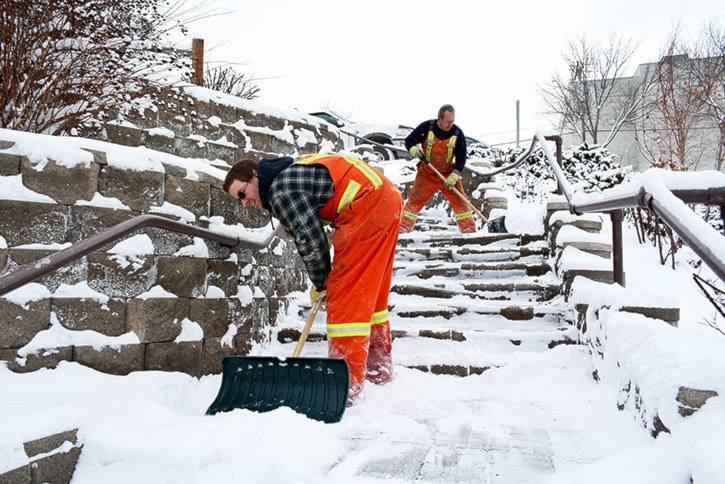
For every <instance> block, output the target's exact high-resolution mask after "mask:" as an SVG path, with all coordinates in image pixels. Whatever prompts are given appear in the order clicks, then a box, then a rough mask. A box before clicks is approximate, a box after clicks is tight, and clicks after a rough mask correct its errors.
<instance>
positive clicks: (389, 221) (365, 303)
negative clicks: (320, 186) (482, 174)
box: [297, 155, 403, 401]
mask: <svg viewBox="0 0 725 484" xmlns="http://www.w3.org/2000/svg"><path fill="white" fill-rule="evenodd" d="M297 163H307V164H320V165H324V166H326V167H327V169H328V170H329V172H330V176H331V177H332V180H333V182H334V184H335V193H334V195H333V197H332V199H331V200H330V201H329V202H328V203H327V204H325V206H324V207H322V208H321V209H320V217H321V218H322V220H323V221H326V222H329V223H331V225H332V227H333V228H334V229H335V232H334V233H333V236H332V245H333V250H334V254H333V259H332V270H331V272H330V274H329V275H328V278H327V303H326V308H327V339H328V356H329V357H330V358H344V359H345V360H346V361H347V364H348V366H349V368H350V397H349V400H350V401H351V400H352V399H354V398H355V397H356V396H357V395H358V394H359V393H360V391H362V388H363V384H364V381H365V379H366V378H367V379H368V380H371V381H373V382H374V383H385V382H387V381H388V380H390V378H391V377H392V371H393V364H392V357H391V350H392V343H391V337H390V322H389V318H388V295H389V292H390V283H391V280H392V275H393V260H394V258H395V247H396V244H397V242H398V231H399V228H400V215H401V212H402V205H403V200H402V197H401V195H400V192H399V191H398V189H397V188H396V187H395V185H394V184H393V183H392V182H391V181H390V180H388V179H387V178H385V177H384V176H382V175H381V174H380V173H379V172H377V171H376V170H375V169H373V168H372V167H370V166H369V165H368V164H367V163H365V162H364V161H362V160H359V159H357V158H353V157H346V156H336V155H311V156H307V157H303V158H300V159H299V160H298V161H297Z"/></svg>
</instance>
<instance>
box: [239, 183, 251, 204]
mask: <svg viewBox="0 0 725 484" xmlns="http://www.w3.org/2000/svg"><path fill="white" fill-rule="evenodd" d="M248 185H249V182H247V183H245V184H244V188H242V189H241V190H239V191H238V192H237V200H238V201H240V202H241V201H242V200H244V198H245V197H246V196H247V194H246V193H244V192H246V191H247V186H248Z"/></svg>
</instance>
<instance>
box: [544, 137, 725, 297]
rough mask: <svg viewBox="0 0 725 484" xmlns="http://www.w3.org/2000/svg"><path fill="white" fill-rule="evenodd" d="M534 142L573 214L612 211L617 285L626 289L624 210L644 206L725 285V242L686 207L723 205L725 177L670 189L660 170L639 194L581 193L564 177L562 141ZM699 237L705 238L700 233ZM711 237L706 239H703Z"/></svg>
mask: <svg viewBox="0 0 725 484" xmlns="http://www.w3.org/2000/svg"><path fill="white" fill-rule="evenodd" d="M534 139H536V140H539V143H540V144H541V147H542V150H543V152H544V155H545V157H546V159H547V161H548V162H549V164H550V165H551V167H552V170H553V171H554V176H555V177H556V180H557V183H558V185H559V187H560V191H561V192H562V193H563V194H564V196H565V197H566V200H567V203H568V205H569V210H570V211H571V213H573V214H576V215H581V214H583V213H593V212H609V214H610V217H611V219H612V239H613V240H612V252H613V254H612V258H613V266H614V280H615V282H617V283H619V284H621V285H622V286H624V285H625V281H624V267H623V266H624V264H623V260H624V258H623V244H622V220H623V218H624V217H623V212H622V209H624V208H631V207H641V208H646V209H650V210H652V211H653V212H654V213H655V214H657V216H659V217H660V218H661V219H662V220H663V221H664V222H665V223H666V224H667V225H668V226H669V227H670V228H671V229H672V230H673V231H674V232H675V233H676V234H677V235H678V236H679V237H680V238H681V239H682V240H683V241H684V242H685V243H686V244H687V245H688V246H689V247H690V248H691V249H692V250H693V251H694V252H695V253H696V254H697V255H698V256H699V257H700V258H701V259H702V261H703V262H704V263H705V264H706V265H707V266H708V267H709V268H710V269H712V271H713V272H714V273H715V275H716V276H717V277H719V278H720V280H721V281H725V243H724V242H725V241H723V239H722V236H721V235H720V234H719V233H717V231H716V230H715V229H714V228H713V227H711V226H710V225H708V224H707V223H706V222H705V221H704V220H702V218H700V217H699V216H698V215H697V214H695V213H694V212H693V211H692V210H691V209H690V208H689V207H687V205H686V203H704V204H707V205H720V206H721V207H722V206H723V204H724V202H725V174H721V173H720V172H715V173H718V174H719V175H716V177H715V178H720V177H721V178H722V181H719V180H712V183H713V185H712V186H710V187H707V188H697V189H687V188H674V189H670V188H669V187H667V186H666V184H665V183H663V180H662V179H661V178H662V177H660V176H659V175H658V174H657V172H650V173H654V174H653V175H651V176H650V175H648V172H649V170H648V171H647V172H645V173H644V174H643V178H644V179H645V182H646V186H645V185H644V184H643V185H642V186H640V187H639V188H638V189H637V190H636V191H634V192H632V191H629V192H624V193H619V192H618V191H617V190H616V189H610V190H607V191H605V192H603V193H601V194H592V195H588V194H584V193H575V192H574V190H573V189H572V186H571V184H570V183H569V182H568V181H567V179H566V177H565V176H564V172H563V171H562V170H561V167H560V160H561V137H559V136H544V135H543V134H542V133H541V132H540V131H539V132H537V133H536V135H535V137H534ZM543 140H554V141H557V159H556V160H555V159H554V157H553V156H552V154H551V152H550V150H549V148H548V146H547V145H546V143H545V142H544V141H543ZM698 234H699V235H698ZM702 234H705V236H704V237H700V235H702Z"/></svg>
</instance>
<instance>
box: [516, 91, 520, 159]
mask: <svg viewBox="0 0 725 484" xmlns="http://www.w3.org/2000/svg"><path fill="white" fill-rule="evenodd" d="M519 119H520V117H519V100H518V99H517V100H516V148H518V147H519V139H520V138H519Z"/></svg>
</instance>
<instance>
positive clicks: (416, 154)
mask: <svg viewBox="0 0 725 484" xmlns="http://www.w3.org/2000/svg"><path fill="white" fill-rule="evenodd" d="M408 151H410V154H411V155H413V158H419V159H421V160H423V161H425V162H426V163H428V161H427V160H426V159H425V156H424V155H423V150H422V149H420V146H418V145H413V146H411V147H410V150H408Z"/></svg>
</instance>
